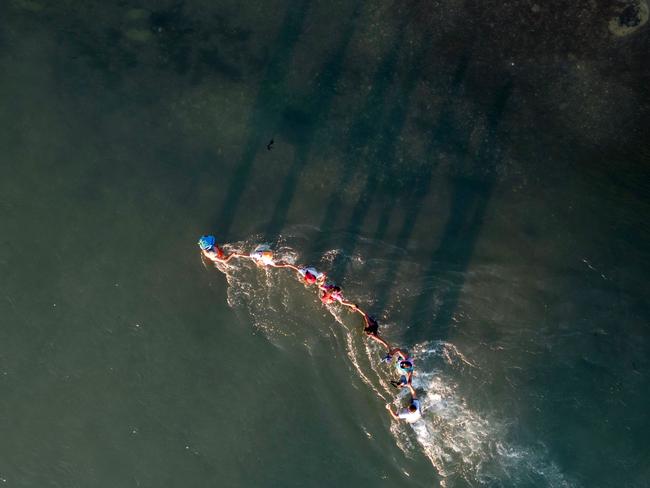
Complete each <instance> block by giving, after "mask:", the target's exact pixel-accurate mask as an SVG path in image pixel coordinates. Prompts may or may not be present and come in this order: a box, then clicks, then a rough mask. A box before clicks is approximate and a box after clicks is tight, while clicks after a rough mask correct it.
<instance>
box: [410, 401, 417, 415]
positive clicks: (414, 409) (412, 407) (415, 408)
mask: <svg viewBox="0 0 650 488" xmlns="http://www.w3.org/2000/svg"><path fill="white" fill-rule="evenodd" d="M417 409H418V407H417V406H416V405H415V403H411V404H410V405H409V412H411V413H414V412H416V411H417Z"/></svg>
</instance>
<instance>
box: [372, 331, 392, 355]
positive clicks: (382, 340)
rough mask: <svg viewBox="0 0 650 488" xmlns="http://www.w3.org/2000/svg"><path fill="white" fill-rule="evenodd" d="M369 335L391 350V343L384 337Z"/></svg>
mask: <svg viewBox="0 0 650 488" xmlns="http://www.w3.org/2000/svg"><path fill="white" fill-rule="evenodd" d="M368 337H370V338H371V339H372V340H374V341H377V342H379V344H381V345H382V346H384V347H385V348H386V350H387V351H390V344H388V342H386V341H385V340H384V339H382V338H381V337H379V336H378V335H376V334H370V335H369V336H368Z"/></svg>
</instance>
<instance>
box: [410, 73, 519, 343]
mask: <svg viewBox="0 0 650 488" xmlns="http://www.w3.org/2000/svg"><path fill="white" fill-rule="evenodd" d="M512 86H513V83H512V81H511V80H508V81H507V82H506V83H505V84H504V85H503V86H502V87H501V89H500V90H499V91H498V92H497V95H496V97H495V100H494V105H493V108H492V110H491V111H490V113H489V114H488V117H487V119H488V120H487V126H488V134H487V137H485V138H484V140H483V143H482V144H481V146H480V148H479V151H478V158H479V159H483V160H484V161H485V164H486V165H487V167H488V168H489V169H491V170H493V169H494V167H495V165H496V163H497V154H496V151H495V150H494V146H495V145H496V144H497V134H498V125H499V123H500V121H501V116H502V115H503V112H504V110H505V107H506V105H507V102H508V99H509V98H510V95H511V93H512ZM452 185H453V190H452V192H451V205H450V212H449V217H448V220H447V224H446V225H445V229H444V231H443V235H442V239H441V241H440V245H439V246H438V247H437V248H436V249H435V251H434V253H433V254H432V256H431V260H430V262H429V266H428V268H427V270H426V271H425V273H424V275H423V278H422V282H421V284H420V289H421V290H426V291H423V293H421V294H420V296H419V297H418V300H417V301H416V303H415V306H414V308H413V314H412V316H411V322H412V323H414V324H415V323H418V322H420V323H421V322H422V321H423V320H427V321H428V317H425V314H426V312H427V310H428V309H429V307H430V306H431V298H432V296H433V294H434V290H433V289H432V287H433V284H434V282H435V278H436V276H437V275H440V273H441V268H444V269H446V270H452V271H454V274H453V275H452V277H451V278H450V281H451V283H450V285H449V286H448V288H447V289H445V290H443V291H442V292H441V293H440V295H439V298H440V299H439V303H440V306H439V307H437V309H435V310H434V320H433V324H432V325H433V327H434V328H435V330H436V333H437V335H439V336H440V337H447V336H448V332H449V326H450V324H451V321H452V317H453V314H454V312H455V311H456V308H457V305H458V299H459V296H460V292H461V290H462V287H463V284H464V282H465V271H466V270H467V267H468V265H469V262H470V259H471V257H472V255H473V252H474V247H475V245H476V241H477V240H478V237H479V235H480V232H481V229H482V226H483V220H484V217H485V213H486V210H487V206H488V203H489V201H490V197H491V195H492V191H493V189H494V185H495V178H494V171H490V176H488V177H487V178H485V179H484V180H481V181H478V180H472V179H470V178H456V179H455V180H453V181H452ZM430 328H431V327H414V328H413V335H414V337H411V338H410V339H411V340H412V341H413V342H418V341H420V340H423V339H424V338H425V337H430V334H429V333H428V332H429V331H430Z"/></svg>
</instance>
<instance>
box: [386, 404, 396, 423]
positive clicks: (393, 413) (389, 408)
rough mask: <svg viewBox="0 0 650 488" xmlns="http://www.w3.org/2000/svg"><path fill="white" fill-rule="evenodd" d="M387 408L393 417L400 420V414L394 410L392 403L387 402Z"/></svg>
mask: <svg viewBox="0 0 650 488" xmlns="http://www.w3.org/2000/svg"><path fill="white" fill-rule="evenodd" d="M386 410H388V413H389V414H390V416H391V417H393V418H394V419H395V420H399V416H398V415H397V413H395V412H393V409H392V408H391V406H390V403H387V404H386Z"/></svg>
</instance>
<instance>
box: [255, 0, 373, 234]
mask: <svg viewBox="0 0 650 488" xmlns="http://www.w3.org/2000/svg"><path fill="white" fill-rule="evenodd" d="M360 10H361V3H360V2H357V3H356V4H355V6H354V8H353V11H352V14H351V15H349V16H347V17H346V20H345V30H344V32H343V35H342V37H341V41H340V43H339V45H338V47H337V48H336V49H334V51H333V53H332V55H331V57H330V59H328V60H327V61H326V62H325V63H324V65H323V68H322V69H321V71H320V73H319V76H318V77H317V79H316V82H315V83H314V93H313V94H312V95H311V97H310V98H311V99H310V100H307V101H306V102H304V103H302V104H301V109H300V111H296V110H291V109H287V110H285V113H284V115H283V122H284V127H282V129H283V130H285V131H286V132H297V135H296V136H294V139H295V141H294V142H295V145H296V155H295V157H294V160H293V164H292V165H291V168H290V169H289V173H288V174H287V176H286V177H285V180H284V183H283V185H282V187H281V189H280V196H279V198H278V201H277V203H276V205H275V208H274V210H273V213H272V215H271V219H270V221H269V224H268V226H267V228H266V239H267V240H272V238H273V237H275V236H276V235H277V234H278V233H279V232H280V230H281V228H282V226H283V225H284V223H285V221H286V216H287V213H288V211H289V207H290V206H291V202H292V201H293V198H294V195H295V191H296V186H297V183H298V179H299V177H300V172H301V170H302V169H303V168H304V167H305V165H306V164H307V162H308V160H309V154H310V152H311V149H312V145H313V141H314V135H315V133H316V130H317V129H318V127H319V125H320V122H321V121H322V120H323V118H324V117H325V116H326V115H327V113H328V112H329V109H330V106H331V104H332V99H333V98H334V94H335V90H336V84H337V82H338V80H339V78H340V76H341V69H342V67H343V61H344V59H345V53H346V52H347V49H348V46H349V44H350V41H351V40H352V35H353V34H354V32H355V27H356V23H357V20H358V18H359V14H360ZM303 119H304V120H303ZM296 120H298V121H299V122H300V121H302V123H299V124H295V123H294V124H292V121H294V122H295V121H296ZM287 125H288V126H289V127H287ZM294 125H295V126H298V127H297V130H293V126H294Z"/></svg>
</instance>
